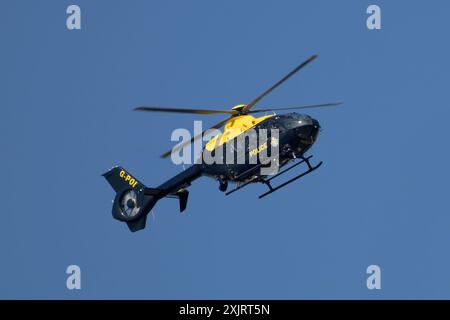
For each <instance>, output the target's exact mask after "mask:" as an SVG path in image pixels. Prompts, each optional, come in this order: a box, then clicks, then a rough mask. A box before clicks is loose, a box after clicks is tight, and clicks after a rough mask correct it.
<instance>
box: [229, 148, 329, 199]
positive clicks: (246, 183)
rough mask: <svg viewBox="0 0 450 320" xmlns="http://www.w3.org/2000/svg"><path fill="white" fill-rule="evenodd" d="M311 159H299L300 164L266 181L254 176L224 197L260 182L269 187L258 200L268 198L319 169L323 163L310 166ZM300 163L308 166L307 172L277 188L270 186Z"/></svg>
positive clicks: (295, 165)
mask: <svg viewBox="0 0 450 320" xmlns="http://www.w3.org/2000/svg"><path fill="white" fill-rule="evenodd" d="M311 158H312V155H311V156H309V157H306V158H305V157H301V159H302V160H301V161H300V162H297V163H296V164H294V165H292V166H290V167H289V168H286V169H284V170H283V171H280V172H278V173H277V174H276V175H274V176H271V177H270V178H268V179H264V178H261V177H259V176H256V177H254V178H253V179H251V180H249V181H247V182H245V183H243V184H241V185H240V186H238V187H236V188H234V189H233V190H231V191H228V192H227V193H225V195H229V194H231V193H233V192H235V191H238V190H240V189H242V188H244V187H245V186H247V185H249V184H250V183H254V182H261V183H264V184H265V185H267V187H269V191H267V192H265V193H263V194H261V195H260V196H259V199H261V198H264V197H265V196H268V195H269V194H271V193H273V192H275V191H277V190H279V189H281V188H283V187H285V186H287V185H288V184H290V183H292V182H294V181H295V180H297V179H300V178H301V177H303V176H306V175H307V174H309V173H311V172H313V171H314V170H316V169H317V168H319V167H320V166H321V165H322V163H323V162H322V161H320V162H319V163H318V164H317V165H315V166H312V165H311V163H310V162H309V159H311ZM302 163H306V165H307V166H308V170H307V171H305V172H303V173H301V174H299V175H298V176H296V177H294V178H292V179H290V180H288V181H286V182H284V183H282V184H280V185H278V186H276V187H273V186H272V185H271V183H270V182H271V181H272V180H273V179H275V178H277V177H279V176H281V175H282V174H283V173H285V172H287V171H289V170H291V169H293V168H295V167H297V166H299V165H300V164H302Z"/></svg>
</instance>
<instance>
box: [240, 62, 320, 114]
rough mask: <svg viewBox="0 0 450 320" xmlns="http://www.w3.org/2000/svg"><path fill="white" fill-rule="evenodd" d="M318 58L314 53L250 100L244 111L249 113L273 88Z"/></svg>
mask: <svg viewBox="0 0 450 320" xmlns="http://www.w3.org/2000/svg"><path fill="white" fill-rule="evenodd" d="M316 58H317V55H312V56H311V57H309V58H308V59H307V60H306V61H305V62H303V63H302V64H300V65H299V66H297V67H296V68H295V69H294V70H292V71H291V72H289V73H288V74H287V75H286V76H285V77H284V78H283V79H281V80H280V81H278V82H277V83H275V84H274V85H273V86H272V87H270V88H269V89H267V90H266V91H264V92H263V93H262V94H260V95H259V96H258V97H256V98H255V99H254V100H253V101H252V102H250V103H249V104H247V105H246V106H245V107H244V108H243V109H242V113H247V112H248V111H249V110H250V109H251V108H252V107H253V106H254V105H255V104H257V103H258V102H259V101H260V100H261V99H262V98H264V97H265V96H267V95H268V94H269V93H271V92H272V91H273V90H275V89H276V88H277V87H278V86H279V85H281V84H282V83H283V82H285V81H286V80H287V79H289V78H290V77H292V76H293V75H294V74H295V73H297V72H298V71H299V70H300V69H302V68H303V67H304V66H306V65H307V64H308V63H310V62H311V61H313V60H314V59H316Z"/></svg>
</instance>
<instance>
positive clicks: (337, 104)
mask: <svg viewBox="0 0 450 320" xmlns="http://www.w3.org/2000/svg"><path fill="white" fill-rule="evenodd" d="M341 104H342V102H333V103H324V104H311V105H306V106H299V107H288V108H270V109H257V110H250V111H249V112H248V113H257V112H267V111H278V110H295V109H312V108H324V107H336V106H339V105H341Z"/></svg>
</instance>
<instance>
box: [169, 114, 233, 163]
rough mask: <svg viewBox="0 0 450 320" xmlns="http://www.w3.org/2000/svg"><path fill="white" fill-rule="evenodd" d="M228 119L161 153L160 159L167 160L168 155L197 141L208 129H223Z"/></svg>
mask: <svg viewBox="0 0 450 320" xmlns="http://www.w3.org/2000/svg"><path fill="white" fill-rule="evenodd" d="M230 119H231V117H230V118H227V119H225V120H223V121H220V122H219V123H216V124H215V125H213V126H212V127H211V128H209V129H207V130H205V131H203V132H202V133H200V134H198V135H196V136H194V137H192V139H191V140H189V141H186V142H183V143H182V144H179V145H176V146H175V147H174V148H172V149H171V150H169V151H167V152H165V153H163V154H162V155H161V158H167V157H168V156H170V155H171V154H172V152H176V151H178V150H181V149H183V148H184V147H185V146H187V145H189V144H191V143H193V142H194V141H195V140H197V139H199V138H201V137H203V135H204V134H205V132H206V131H208V130H210V129H219V128H221V127H223V126H224V125H225V124H226V123H227V122H228V121H229V120H230Z"/></svg>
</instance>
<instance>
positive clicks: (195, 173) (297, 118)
mask: <svg viewBox="0 0 450 320" xmlns="http://www.w3.org/2000/svg"><path fill="white" fill-rule="evenodd" d="M316 57H317V55H313V56H311V57H309V58H308V59H307V60H306V61H304V62H303V63H301V64H300V65H298V66H297V67H296V68H295V69H293V70H292V71H291V72H289V73H288V74H287V75H286V76H285V77H283V78H282V79H281V80H279V81H278V82H277V83H275V84H274V85H273V86H271V87H270V88H269V89H267V90H266V91H264V92H263V93H262V94H260V95H259V96H257V97H256V98H255V99H253V100H252V101H251V102H250V103H248V104H239V105H236V106H234V107H233V108H231V109H229V110H212V109H211V110H210V109H187V108H163V107H155V106H141V107H137V108H135V109H134V110H136V111H141V112H171V113H184V114H197V115H216V114H224V115H227V116H228V117H227V118H226V119H224V120H222V121H220V122H219V123H217V124H215V125H213V126H212V127H211V128H210V129H209V130H211V129H212V130H216V131H218V130H219V129H220V128H223V131H218V133H217V134H216V135H215V136H214V137H212V138H211V139H210V140H209V141H208V142H207V143H206V145H205V147H204V148H203V150H202V154H201V157H200V160H201V159H204V157H205V156H210V158H211V157H212V158H214V159H215V160H217V158H218V155H219V160H226V159H225V158H226V157H233V159H231V160H236V159H237V158H238V157H239V156H240V155H241V156H242V155H243V156H244V161H214V162H211V161H210V162H206V161H196V162H195V163H194V164H193V165H191V166H190V167H188V168H187V169H186V170H184V171H182V172H181V173H179V174H177V175H176V176H174V177H173V178H171V179H169V180H168V181H166V182H164V183H162V184H161V185H159V186H158V187H156V188H150V187H147V186H145V185H144V184H143V183H142V182H140V181H139V180H138V179H136V178H135V176H133V175H132V174H131V173H130V172H128V171H127V170H125V169H124V168H122V167H120V166H115V167H113V168H112V169H110V170H109V171H107V172H106V173H104V174H103V176H104V177H105V179H106V180H107V181H108V183H109V184H110V185H111V186H112V188H113V189H114V191H115V192H116V196H115V199H114V201H113V208H112V215H113V217H114V218H115V219H117V220H120V221H123V222H126V223H127V225H128V227H129V229H130V230H131V231H132V232H135V231H138V230H141V229H144V228H145V224H146V220H147V215H148V213H149V212H150V210H151V209H152V208H153V207H154V205H155V204H156V202H157V201H159V200H160V199H162V198H175V199H178V200H179V207H180V212H183V211H184V210H185V209H186V206H187V201H188V196H189V191H188V190H187V187H189V186H190V185H191V183H192V182H193V181H194V180H196V179H197V178H199V177H201V176H208V177H212V178H214V179H215V180H217V181H218V182H219V189H220V191H222V192H226V193H225V194H226V195H230V194H232V193H233V192H236V191H238V190H240V189H242V188H244V187H245V186H247V185H249V184H251V183H262V184H264V185H266V186H267V188H268V190H267V192H265V193H263V194H261V195H260V196H259V198H263V197H265V196H267V195H269V194H271V193H273V192H275V191H277V190H279V189H281V188H283V187H285V186H286V185H288V184H290V183H292V182H294V181H295V180H297V179H300V178H301V177H303V176H305V175H307V174H309V173H311V172H313V171H314V170H316V169H317V168H319V167H320V165H321V164H322V162H319V163H318V164H315V165H314V164H312V163H311V162H310V159H311V157H312V155H310V156H305V152H306V151H308V150H309V149H310V148H311V146H312V145H313V144H314V143H315V142H316V140H317V137H318V134H319V131H320V124H319V122H318V121H317V120H316V119H314V118H312V117H310V116H309V115H306V114H298V113H294V112H291V113H287V114H275V112H276V111H280V110H296V109H308V108H321V107H331V106H337V105H340V104H341V103H326V104H317V105H306V106H298V107H288V108H264V109H253V107H254V106H255V105H256V104H257V103H259V102H260V101H261V100H262V99H263V98H264V97H265V96H267V95H268V94H269V93H271V92H272V91H273V90H275V89H276V88H277V87H278V86H280V85H281V84H282V83H283V82H285V81H286V80H288V79H289V78H290V77H292V76H293V75H294V74H295V73H297V72H298V71H299V70H301V69H302V68H303V67H305V66H306V65H307V64H309V63H310V62H311V61H313V60H314V59H316ZM261 112H266V113H267V112H273V113H272V114H266V115H264V116H261V117H254V116H252V114H255V113H261ZM249 132H251V133H252V134H250V135H249V134H248V133H249ZM261 132H264V133H265V134H264V135H263V134H261ZM268 132H270V134H267V133H268ZM273 132H275V133H276V134H274V133H273ZM205 133H207V130H205V131H203V132H202V133H200V134H197V135H195V136H194V137H192V138H191V139H190V140H188V141H185V142H182V143H179V144H177V145H176V146H175V147H174V148H172V149H171V150H170V151H168V152H166V153H164V154H162V157H163V158H167V157H169V156H170V155H171V154H173V153H175V152H179V151H180V150H182V149H183V148H185V147H187V146H189V145H190V144H192V143H194V142H195V141H197V140H198V139H201V138H203V137H204V135H205ZM243 136H250V138H251V137H252V136H253V138H255V139H253V140H256V141H257V145H256V146H255V145H254V144H252V143H250V142H249V141H250V140H251V139H242V137H243ZM237 141H244V142H243V143H241V144H240V145H241V147H240V148H236V144H237ZM233 146H234V148H233ZM228 147H230V148H228ZM227 148H228V149H227ZM224 149H226V150H237V149H238V150H240V152H234V153H232V154H231V155H230V153H229V152H219V151H223V150H224ZM267 149H270V150H267ZM263 151H267V152H266V153H265V154H266V157H259V156H260V155H261V154H262V153H263ZM228 160H230V159H228ZM241 160H242V159H241ZM273 162H276V165H275V167H276V170H275V171H273V172H271V173H270V174H268V173H267V172H264V170H263V169H264V168H267V167H268V166H273ZM288 163H292V164H291V165H290V166H289V167H287V168H285V169H284V170H282V171H280V170H279V169H280V168H282V167H284V166H286V165H287V164H288ZM300 164H305V165H306V167H305V168H306V170H305V171H303V172H302V173H300V174H298V175H297V176H295V177H293V178H291V179H289V180H287V181H285V182H283V183H281V184H278V185H277V186H273V185H272V181H273V179H275V178H278V177H279V176H280V175H282V174H284V173H285V172H287V171H290V170H292V169H294V168H296V167H297V166H299V165H300ZM229 182H232V183H234V184H235V186H234V188H233V189H232V190H230V191H228V192H227V189H228V183H229Z"/></svg>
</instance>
